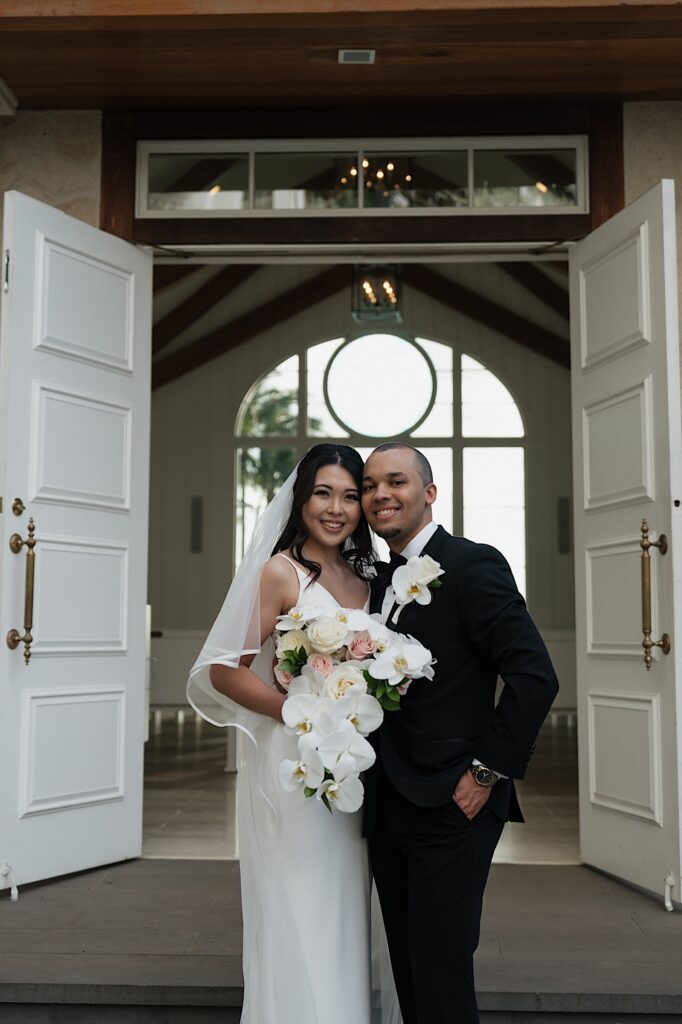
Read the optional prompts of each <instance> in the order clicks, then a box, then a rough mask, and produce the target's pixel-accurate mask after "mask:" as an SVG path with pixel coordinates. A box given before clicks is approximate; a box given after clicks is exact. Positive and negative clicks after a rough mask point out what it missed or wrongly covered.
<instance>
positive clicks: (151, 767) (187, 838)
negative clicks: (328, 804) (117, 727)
mask: <svg viewBox="0 0 682 1024" xmlns="http://www.w3.org/2000/svg"><path fill="white" fill-rule="evenodd" d="M225 760H226V737H225V732H224V730H222V729H217V728H215V727H214V726H211V725H208V724H207V723H206V722H204V721H203V720H202V719H201V718H198V717H197V716H195V714H194V712H192V711H181V712H180V713H179V714H178V712H175V711H166V712H158V713H157V714H156V715H153V716H152V726H151V730H150V738H149V741H148V743H147V748H146V763H145V802H144V837H143V847H142V855H143V856H144V857H160V858H165V857H171V858H209V859H212V860H220V859H234V858H235V857H236V830H235V802H234V785H235V776H234V775H233V774H229V773H226V772H225V771H224V768H225ZM577 774H578V760H577V743H576V720H575V714H574V713H567V712H553V713H552V714H551V715H550V717H549V718H548V720H547V722H546V723H545V725H544V727H543V729H542V732H541V733H540V736H539V737H538V742H537V746H536V751H535V754H534V755H533V759H532V761H531V765H530V769H529V772H528V777H527V778H526V779H525V780H524V781H523V782H521V783H519V784H518V787H517V788H518V791H519V799H520V800H521V805H522V807H523V811H524V814H525V817H526V823H525V825H517V824H513V823H512V824H509V825H507V826H506V827H505V830H504V833H503V836H502V840H501V842H500V845H499V847H498V849H497V852H496V854H495V861H496V862H497V863H505V864H579V863H580V854H579V842H578V779H577Z"/></svg>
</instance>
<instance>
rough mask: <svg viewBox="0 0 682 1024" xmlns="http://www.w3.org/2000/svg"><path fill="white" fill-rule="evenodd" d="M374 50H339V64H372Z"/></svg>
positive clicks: (374, 56) (374, 55)
mask: <svg viewBox="0 0 682 1024" xmlns="http://www.w3.org/2000/svg"><path fill="white" fill-rule="evenodd" d="M376 55H377V51H376V50H339V64H374V61H375V60H376Z"/></svg>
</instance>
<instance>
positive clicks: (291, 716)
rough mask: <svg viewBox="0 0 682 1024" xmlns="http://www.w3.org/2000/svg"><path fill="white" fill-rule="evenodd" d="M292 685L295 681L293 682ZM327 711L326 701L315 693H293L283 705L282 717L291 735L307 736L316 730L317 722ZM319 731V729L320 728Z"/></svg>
mask: <svg viewBox="0 0 682 1024" xmlns="http://www.w3.org/2000/svg"><path fill="white" fill-rule="evenodd" d="M294 682H296V680H294ZM291 685H292V686H293V685H294V683H292V684H291ZM324 713H325V706H324V703H323V702H322V701H321V700H320V698H319V697H318V696H317V695H316V694H314V693H294V694H293V695H292V693H291V687H290V688H289V696H288V697H287V699H286V700H285V701H284V704H283V705H282V719H283V721H284V724H285V726H286V732H288V733H289V734H290V735H291V733H294V734H295V735H296V736H306V735H308V734H309V733H313V732H315V724H316V722H317V721H318V720H319V718H320V716H321V715H322V714H324ZM318 731H319V730H318Z"/></svg>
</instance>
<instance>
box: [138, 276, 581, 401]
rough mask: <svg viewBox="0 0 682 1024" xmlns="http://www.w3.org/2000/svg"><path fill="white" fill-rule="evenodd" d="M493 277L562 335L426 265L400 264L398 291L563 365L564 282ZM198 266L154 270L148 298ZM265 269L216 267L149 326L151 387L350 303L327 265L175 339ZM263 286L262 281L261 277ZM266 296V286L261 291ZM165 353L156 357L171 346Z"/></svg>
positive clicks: (347, 279)
mask: <svg viewBox="0 0 682 1024" xmlns="http://www.w3.org/2000/svg"><path fill="white" fill-rule="evenodd" d="M497 267H498V269H499V270H502V271H503V272H504V273H506V274H509V275H510V276H511V277H512V278H513V279H514V281H515V282H516V284H517V285H518V289H519V291H518V293H519V295H527V296H529V297H530V296H532V298H533V301H534V303H536V304H537V303H538V302H540V303H542V304H543V305H545V306H547V307H548V308H549V309H550V310H552V311H553V312H554V313H555V314H556V313H558V315H559V316H560V317H561V319H562V320H563V322H564V323H563V330H562V331H561V333H556V332H555V331H553V330H550V329H548V328H547V327H545V326H542V325H541V324H538V323H537V322H536V321H535V320H533V319H530V318H529V317H527V316H522V315H519V314H518V313H515V312H514V311H513V310H511V309H509V308H506V307H505V306H502V305H500V304H499V303H497V302H495V301H494V300H493V299H491V298H489V297H486V296H484V295H482V294H479V293H478V292H476V291H472V290H471V289H470V288H468V287H466V286H465V285H463V284H461V283H458V282H457V281H456V280H453V278H452V277H451V276H449V275H447V276H446V275H444V274H442V273H440V272H439V271H438V270H435V269H434V268H433V267H429V266H427V265H425V264H417V263H415V264H404V265H403V266H402V268H401V277H402V283H403V285H406V286H407V287H409V288H412V289H414V290H415V291H417V292H421V293H422V294H423V295H425V296H427V297H428V298H429V299H432V300H433V301H435V302H440V303H442V304H443V305H444V306H446V307H447V308H448V309H450V310H452V311H453V312H455V313H458V314H462V315H464V316H466V317H468V319H470V320H472V321H473V322H474V323H477V324H481V325H482V326H484V327H487V328H489V329H490V330H492V331H495V332H496V333H497V334H500V335H502V337H504V338H508V339H509V340H510V341H513V342H516V343H517V344H518V345H521V346H522V347H524V348H527V349H530V351H532V352H535V353H536V354H538V355H541V356H544V357H545V358H546V359H549V360H551V361H552V362H554V363H557V364H558V365H559V366H564V367H567V368H568V367H569V366H570V350H569V344H568V317H569V307H568V281H567V280H566V282H565V284H564V283H559V282H558V281H557V280H556V279H553V278H552V276H549V275H547V273H546V272H545V271H546V266H545V265H540V264H534V263H525V262H523V263H499V264H498V265H497ZM198 269H199V268H197V267H175V266H159V265H158V264H157V265H156V266H155V267H154V294H155V295H157V294H159V293H160V292H164V291H166V290H172V289H173V288H174V286H176V285H177V282H178V281H182V280H185V281H186V280H187V279H191V278H192V277H196V276H197V270H198ZM554 269H555V270H556V269H562V270H564V271H566V269H567V268H566V265H565V264H559V263H557V264H554ZM272 271H273V268H272V267H259V266H256V265H253V264H249V265H241V266H240V265H238V264H237V265H232V266H228V267H223V268H222V269H221V270H219V271H218V272H217V273H216V274H215V276H213V277H211V278H209V280H208V281H207V282H205V283H204V284H201V285H198V286H197V287H196V288H195V289H194V290H193V291H192V292H191V293H190V294H189V295H188V296H187V297H186V298H184V299H182V300H180V301H178V302H177V303H176V304H174V306H173V308H172V309H171V310H170V312H168V313H167V314H166V315H165V316H163V317H162V318H161V319H158V320H157V321H156V322H155V324H154V330H153V345H152V349H153V356H154V358H153V362H152V387H153V388H159V387H162V386H163V385H164V384H169V383H171V381H174V380H177V379H178V378H179V377H183V376H184V375H185V374H186V373H191V372H192V370H196V369H197V368H198V367H199V366H203V365H204V364H206V363H209V362H211V361H212V360H214V359H217V358H218V357H219V356H222V355H225V353H226V352H231V351H232V350H233V349H235V348H237V347H238V346H239V345H244V344H245V343H247V342H249V341H251V340H252V339H253V338H256V337H258V335H259V334H263V333H265V332H266V331H269V330H271V329H272V328H273V327H280V326H281V325H282V324H283V323H285V322H286V321H287V320H289V319H290V318H291V317H293V316H296V315H297V314H299V313H303V312H305V310H307V309H309V308H310V307H311V306H314V305H316V304H317V303H319V302H323V301H324V300H325V299H328V298H330V297H331V296H333V295H336V294H337V293H338V292H341V291H346V292H347V293H348V301H349V304H350V289H351V283H352V268H351V267H350V266H349V265H347V264H346V265H339V266H331V267H326V268H323V269H321V270H320V271H319V272H318V273H317V274H315V275H314V276H313V277H312V278H309V279H308V280H306V281H304V282H302V283H301V284H298V285H295V286H294V287H293V288H290V289H289V291H286V292H283V293H281V294H278V295H275V296H274V297H270V298H266V299H265V300H264V301H262V302H259V304H258V305H257V306H255V307H253V308H251V309H249V310H247V311H246V312H244V313H242V314H241V315H239V316H237V317H236V318H235V319H233V320H227V321H226V322H225V323H223V324H221V325H220V326H219V327H213V328H212V329H210V330H209V331H207V333H205V334H203V335H201V336H200V337H198V338H195V340H193V341H190V342H187V341H186V340H183V339H182V335H183V331H184V330H185V329H186V328H187V327H188V326H189V325H190V324H192V323H196V322H197V321H200V320H201V318H202V317H203V316H204V315H205V314H207V313H210V312H211V310H212V309H213V307H214V306H215V305H216V304H217V303H218V302H221V303H222V302H223V301H224V299H225V296H226V295H228V294H229V293H230V292H232V291H234V290H235V289H238V288H239V286H240V285H241V284H242V283H243V282H244V281H246V280H248V279H249V278H250V277H252V276H253V275H254V274H259V275H260V277H263V275H264V274H265V275H267V274H268V272H270V274H272ZM266 280H267V278H266ZM266 291H267V285H266ZM178 340H180V343H179V344H177V345H175V347H174V349H173V351H171V352H170V353H169V354H167V353H166V352H164V351H163V349H165V348H167V346H169V345H173V344H174V343H176V342H178Z"/></svg>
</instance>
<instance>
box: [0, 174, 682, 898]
mask: <svg viewBox="0 0 682 1024" xmlns="http://www.w3.org/2000/svg"><path fill="white" fill-rule="evenodd" d="M5 251H8V252H9V269H8V273H7V277H6V278H5V276H4V275H3V280H6V290H5V291H4V292H3V295H2V339H1V348H0V488H1V490H0V495H1V496H2V513H1V515H0V523H1V532H0V773H1V774H0V777H1V778H2V786H0V867H2V864H3V863H4V862H5V861H6V862H8V863H9V864H10V865H11V867H12V869H13V873H14V878H15V880H16V881H17V883H19V884H20V883H22V882H29V881H34V880H37V879H42V878H47V877H50V876H54V875H59V874H63V873H66V872H69V871H76V870H79V869H83V868H87V867H92V866H95V865H98V864H103V863H107V862H112V861H116V860H121V859H124V858H127V857H132V856H136V855H138V854H139V852H140V847H141V813H142V755H143V737H144V685H145V666H144V656H145V646H144V641H145V614H144V610H145V596H146V564H147V509H148V486H149V475H148V460H149V400H150V397H149V396H150V390H149V388H150V381H149V369H150V329H151V259H150V257H149V256H147V255H146V254H145V253H142V252H141V251H140V250H138V249H136V248H135V247H134V246H131V245H129V244H127V243H125V242H122V241H121V240H120V239H117V238H113V237H111V236H109V235H106V234H104V233H103V232H101V231H96V230H95V229H93V228H90V227H88V226H86V225H84V224H82V223H80V222H78V221H75V220H73V219H71V218H69V217H66V216H65V215H63V214H61V213H58V212H57V211H55V210H52V209H50V208H49V207H46V206H44V205H43V204H41V203H37V202H35V201H33V200H30V199H27V198H26V197H25V196H22V195H20V194H18V193H9V194H8V195H7V196H6V200H5V235H4V245H3V252H5ZM676 278H677V261H676V255H675V240H674V202H673V191H672V183H670V182H664V183H662V184H661V185H660V186H659V187H658V188H657V189H655V190H654V191H653V192H652V193H649V194H648V195H647V196H645V197H643V198H642V199H641V200H639V201H638V202H637V203H635V204H634V205H633V206H632V207H630V208H628V209H627V210H625V211H623V212H622V213H620V214H619V215H618V216H617V217H615V218H614V219H613V220H612V221H610V222H609V223H608V224H605V225H603V226H602V227H601V228H599V229H598V230H597V231H596V232H594V233H593V234H592V235H590V236H589V237H588V238H586V239H585V240H584V241H583V242H581V243H580V244H579V245H578V246H576V247H575V249H574V251H573V252H572V255H571V306H572V312H571V321H572V363H573V371H572V388H573V407H574V461H575V519H576V584H577V595H578V600H577V606H578V616H577V645H578V658H577V662H578V701H579V709H578V710H579V722H580V824H581V842H582V851H583V857H584V859H585V861H587V862H588V863H590V864H594V865H595V866H597V867H600V868H603V869H604V870H606V871H609V872H611V873H612V874H614V875H616V876H618V877H621V878H623V879H625V880H627V881H630V882H633V883H635V884H638V885H641V886H643V887H644V888H646V889H648V890H651V891H653V892H656V893H659V892H660V893H662V892H663V891H664V887H665V882H666V879H668V881H669V885H670V890H671V891H672V895H673V897H675V898H679V894H680V890H679V886H680V780H679V775H680V743H681V741H680V736H681V733H682V725H681V724H680V723H681V722H682V703H681V702H682V695H681V691H682V687H681V684H680V667H679V666H680V661H679V659H678V658H677V644H678V643H679V642H680V638H681V637H682V630H680V628H679V627H680V625H682V623H681V622H680V618H681V614H682V613H681V607H682V597H681V595H680V587H682V547H681V544H682V535H681V531H680V521H679V520H680V516H681V515H682V508H681V506H680V504H679V503H680V502H682V466H681V464H680V444H681V436H680V410H679V397H680V396H679V388H680V380H679V364H678V331H677V308H676V297H677V292H676V287H677V279H676ZM15 499H20V504H17V503H15ZM14 509H16V511H17V512H18V513H19V514H17V515H15V512H14ZM644 517H646V518H647V519H648V522H649V525H650V527H651V530H652V535H651V536H652V539H655V538H656V537H657V536H659V535H660V534H661V533H666V534H667V536H668V541H669V550H668V553H667V554H666V555H660V554H659V552H658V550H657V549H655V548H653V549H652V550H651V554H652V561H651V567H652V613H653V621H652V635H653V638H654V639H658V637H659V636H660V634H661V633H662V632H664V631H665V632H667V633H669V634H670V636H671V638H672V649H671V652H670V654H668V655H663V654H661V653H660V652H659V651H658V650H657V649H654V655H653V663H652V666H651V669H650V670H649V671H647V669H646V668H645V665H644V661H643V652H642V648H641V636H642V634H641V625H642V615H641V580H640V547H639V540H640V524H641V520H642V519H643V518H644ZM29 519H33V520H34V527H35V534H34V535H35V539H36V544H35V547H34V549H33V550H34V553H35V579H34V586H33V598H32V601H31V600H30V596H31V595H30V586H29V584H30V570H29V567H28V563H29V559H28V556H27V549H28V545H25V544H24V545H22V546H21V547H20V550H19V551H18V553H15V552H14V551H13V550H11V548H10V538H11V537H12V535H13V534H15V533H16V534H18V535H19V537H20V539H22V540H23V539H26V538H27V537H28V536H29ZM13 547H17V545H16V544H14V545H13ZM27 587H29V595H28V598H27ZM676 588H677V592H676ZM31 605H32V607H31ZM31 613H32V614H31ZM29 618H32V622H33V628H32V634H33V639H32V642H31V644H30V645H29V650H30V658H29V661H28V664H26V663H25V660H24V650H25V648H26V644H25V643H24V642H23V641H20V642H19V644H18V646H17V647H16V648H15V649H13V650H11V649H10V648H9V647H8V646H7V642H6V634H7V632H8V631H9V630H11V629H16V630H17V632H18V633H19V634H20V635H25V629H24V626H25V622H26V621H28V619H29ZM7 884H8V878H7V877H6V876H0V888H1V887H3V886H6V885H7Z"/></svg>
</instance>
